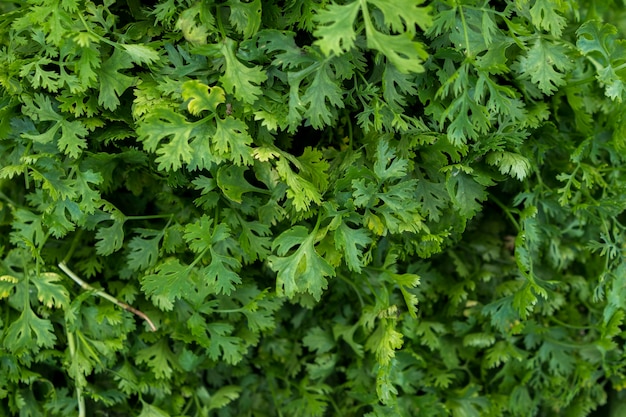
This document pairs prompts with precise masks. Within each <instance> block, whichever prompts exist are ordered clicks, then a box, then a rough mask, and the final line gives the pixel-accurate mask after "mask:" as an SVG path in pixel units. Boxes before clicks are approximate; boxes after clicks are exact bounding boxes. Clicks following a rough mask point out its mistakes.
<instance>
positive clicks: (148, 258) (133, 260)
mask: <svg viewBox="0 0 626 417" xmlns="http://www.w3.org/2000/svg"><path fill="white" fill-rule="evenodd" d="M135 232H138V233H139V236H134V237H133V238H132V239H131V240H130V242H128V249H129V251H130V252H129V254H128V267H129V268H131V269H132V270H135V271H140V270H143V269H147V268H149V267H152V266H154V265H155V264H156V262H157V260H158V257H159V243H160V242H161V239H162V238H163V233H162V232H160V231H158V230H150V229H135Z"/></svg>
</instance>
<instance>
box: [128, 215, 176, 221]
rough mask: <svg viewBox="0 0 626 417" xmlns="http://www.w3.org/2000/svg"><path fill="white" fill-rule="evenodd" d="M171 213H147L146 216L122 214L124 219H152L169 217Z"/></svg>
mask: <svg viewBox="0 0 626 417" xmlns="http://www.w3.org/2000/svg"><path fill="white" fill-rule="evenodd" d="M171 217H172V215H171V214H149V215H146V216H124V219H125V220H152V219H170V218H171Z"/></svg>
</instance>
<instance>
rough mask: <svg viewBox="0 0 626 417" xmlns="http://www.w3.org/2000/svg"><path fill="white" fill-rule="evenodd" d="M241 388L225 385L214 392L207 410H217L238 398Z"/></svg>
mask: <svg viewBox="0 0 626 417" xmlns="http://www.w3.org/2000/svg"><path fill="white" fill-rule="evenodd" d="M240 394H241V387H238V386H235V385H226V386H224V387H221V388H220V389H218V390H217V391H215V392H214V393H213V394H212V395H211V398H210V399H209V410H219V409H220V408H224V407H226V406H227V405H228V404H230V403H231V402H233V401H235V400H236V399H237V398H239V395H240Z"/></svg>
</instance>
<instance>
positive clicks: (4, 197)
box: [0, 191, 19, 208]
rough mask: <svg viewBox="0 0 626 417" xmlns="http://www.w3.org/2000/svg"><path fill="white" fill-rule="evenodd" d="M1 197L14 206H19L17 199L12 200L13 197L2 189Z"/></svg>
mask: <svg viewBox="0 0 626 417" xmlns="http://www.w3.org/2000/svg"><path fill="white" fill-rule="evenodd" d="M0 199H2V200H4V201H6V202H7V203H8V204H9V205H10V206H11V207H13V208H18V207H19V205H18V204H17V203H16V202H15V201H13V200H11V198H10V197H9V196H8V195H6V194H5V193H3V192H2V191H0Z"/></svg>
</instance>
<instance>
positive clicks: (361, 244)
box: [334, 222, 372, 273]
mask: <svg viewBox="0 0 626 417" xmlns="http://www.w3.org/2000/svg"><path fill="white" fill-rule="evenodd" d="M334 238H335V247H336V248H337V250H339V251H341V252H343V255H344V259H345V261H346V264H347V265H348V268H349V269H350V270H351V271H354V272H357V273H358V272H361V268H362V267H363V266H365V262H364V260H363V256H364V254H363V250H364V249H366V248H367V247H368V245H369V244H370V243H372V239H371V237H370V235H369V233H367V231H366V230H364V229H353V228H351V227H348V225H346V224H345V223H343V222H342V223H341V225H340V226H339V227H338V228H337V229H336V230H335V232H334Z"/></svg>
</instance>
